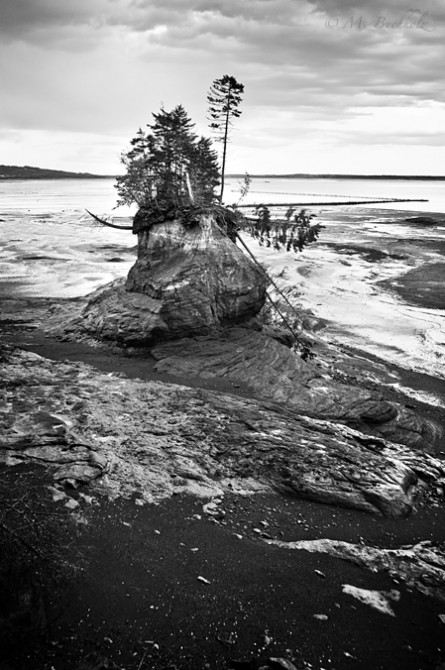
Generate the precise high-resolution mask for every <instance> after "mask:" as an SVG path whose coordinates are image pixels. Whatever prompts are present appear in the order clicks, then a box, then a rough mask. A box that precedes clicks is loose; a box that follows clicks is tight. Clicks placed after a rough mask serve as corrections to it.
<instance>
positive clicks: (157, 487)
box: [0, 350, 445, 517]
mask: <svg viewBox="0 0 445 670" xmlns="http://www.w3.org/2000/svg"><path fill="white" fill-rule="evenodd" d="M0 385H3V387H4V388H5V389H7V391H6V393H5V394H4V396H3V397H2V398H0V400H1V401H2V402H1V404H0V426H2V427H3V434H4V437H3V438H2V439H1V440H0V463H6V464H9V465H16V464H21V463H39V464H46V466H47V467H48V468H50V469H51V470H52V471H53V476H54V479H55V480H56V481H57V482H59V483H62V482H64V481H69V482H71V483H74V484H76V483H82V482H88V481H90V482H91V484H90V486H91V487H92V488H93V490H96V491H102V492H104V493H108V494H109V495H110V496H112V497H115V496H125V497H133V496H136V497H138V498H139V499H140V500H141V501H142V500H145V501H153V500H156V499H157V500H159V499H161V498H163V497H165V496H169V495H172V494H173V493H180V492H184V491H188V492H193V493H199V494H201V495H206V496H209V497H211V496H212V495H219V494H222V493H224V492H225V491H231V492H236V491H251V492H252V491H255V490H261V489H262V490H267V489H271V488H272V489H277V490H280V491H286V492H287V493H288V494H290V495H296V496H298V497H303V498H308V499H310V500H317V501H320V502H325V503H332V504H336V505H342V506H346V507H353V508H356V509H361V510H365V511H368V512H374V513H380V514H384V515H386V516H390V517H404V516H406V515H407V514H409V513H410V512H411V511H412V509H413V506H414V504H415V502H416V500H417V499H418V497H419V495H424V494H427V495H430V496H439V497H440V498H442V496H443V485H444V484H445V469H444V464H443V463H442V462H441V461H439V460H437V459H435V458H432V457H431V456H428V455H427V454H423V453H421V452H415V451H411V450H410V449H409V448H407V447H402V446H401V445H397V444H393V443H391V442H387V441H385V440H382V439H378V438H367V437H366V436H365V435H363V434H362V433H360V432H358V431H356V430H353V429H351V428H348V427H346V426H344V425H342V424H340V423H337V422H335V421H321V420H318V419H313V418H310V417H304V416H299V415H298V414H296V413H295V412H294V411H289V410H286V409H284V408H283V407H282V406H280V405H277V404H271V403H268V402H264V401H260V400H249V399H246V398H241V397H238V396H234V395H224V394H221V393H216V392H212V391H206V390H202V389H193V388H188V387H185V386H178V385H175V384H161V383H159V382H150V381H148V382H144V381H141V380H131V379H127V378H125V377H123V376H113V375H106V374H101V373H99V372H97V371H96V370H94V368H90V367H88V366H86V365H82V364H73V363H67V362H55V361H50V360H47V359H45V358H42V357H40V356H37V355H35V354H29V353H27V352H19V351H11V350H6V351H5V352H4V355H3V360H2V366H1V367H0Z"/></svg>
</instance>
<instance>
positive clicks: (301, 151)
mask: <svg viewBox="0 0 445 670" xmlns="http://www.w3.org/2000/svg"><path fill="white" fill-rule="evenodd" d="M444 63H445V2H444V0H432V1H431V2H428V0H426V1H425V0H423V2H422V3H420V2H419V5H416V4H412V3H409V2H404V1H401V0H373V2H369V0H356V2H352V1H351V0H310V1H309V0H75V1H74V0H0V81H1V86H0V164H6V165H33V166H38V167H46V168H55V169H62V170H74V171H88V172H94V173H98V174H118V173H121V172H122V170H123V167H122V165H121V162H120V156H121V154H122V152H123V151H125V150H126V149H128V146H129V142H130V140H131V138H132V137H134V135H135V134H136V132H137V130H138V129H139V128H141V127H142V128H145V127H146V124H147V123H150V122H151V120H152V116H151V114H152V113H153V112H158V111H159V109H160V108H161V107H164V108H165V109H167V110H170V109H172V108H173V107H175V106H176V105H178V104H182V105H183V106H184V107H185V109H186V111H187V112H188V114H189V115H190V117H191V118H192V120H193V121H194V122H195V123H196V131H197V132H198V133H199V134H204V135H207V136H210V135H211V132H210V130H209V128H208V121H207V119H206V116H207V101H206V96H207V93H208V90H209V88H210V85H211V84H212V82H213V80H214V79H216V78H220V77H222V76H223V75H224V74H228V75H232V76H234V77H235V78H236V79H237V80H238V81H239V82H240V83H243V84H244V87H245V92H244V99H243V102H242V104H241V107H240V109H241V111H242V115H241V117H240V118H239V119H238V120H237V121H236V122H235V124H234V128H233V131H232V135H231V144H230V146H229V149H228V159H227V172H229V173H230V172H232V173H233V172H237V173H244V172H249V173H250V174H259V173H268V174H271V173H275V174H283V173H294V172H298V173H299V172H307V173H340V174H407V175H408V174H411V175H412V174H421V175H445V151H444V148H445V147H444V145H445V85H444V83H445V82H444V78H445V75H444V72H445V67H444ZM217 148H219V145H218V146H217Z"/></svg>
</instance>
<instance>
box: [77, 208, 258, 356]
mask: <svg viewBox="0 0 445 670" xmlns="http://www.w3.org/2000/svg"><path fill="white" fill-rule="evenodd" d="M266 286H267V279H266V276H265V273H264V272H263V271H262V270H261V269H260V268H259V267H258V266H257V265H255V264H254V263H253V262H252V261H251V260H250V259H249V258H247V257H246V255H245V254H244V253H243V252H242V251H241V250H240V249H239V248H238V247H237V246H236V245H235V244H234V243H233V242H232V241H231V240H230V239H229V237H228V236H227V234H226V233H225V232H224V231H222V230H221V229H220V227H219V225H218V223H217V220H216V218H215V216H214V215H213V214H211V213H205V214H201V215H200V216H199V217H198V221H197V224H196V225H194V226H192V227H190V226H187V227H185V226H184V225H183V223H182V222H181V221H179V220H174V221H165V222H163V223H158V224H156V225H155V226H152V227H151V228H150V229H149V230H148V229H142V230H140V231H139V232H138V259H137V261H136V263H135V265H134V266H133V267H132V268H131V270H130V272H129V275H128V278H127V281H126V282H123V281H122V280H118V281H116V282H113V283H111V284H109V285H107V286H106V287H104V288H101V289H99V290H97V291H96V292H95V293H93V294H92V295H91V296H90V299H89V301H88V304H87V305H86V307H85V309H84V310H83V312H82V314H81V318H80V320H78V321H76V323H75V324H72V325H73V327H75V328H76V329H77V330H83V331H84V332H87V333H89V334H91V335H93V336H94V337H96V338H98V339H111V340H115V341H118V342H120V343H123V344H133V345H142V344H145V345H147V344H151V343H153V342H155V341H157V340H160V339H171V338H178V337H184V336H188V335H194V334H202V333H210V332H213V331H215V330H217V329H218V328H219V327H220V326H221V325H227V324H233V323H240V322H242V321H243V320H245V319H247V318H249V317H251V316H252V315H254V314H256V313H257V312H259V310H260V309H261V307H262V306H263V304H264V300H265V291H266Z"/></svg>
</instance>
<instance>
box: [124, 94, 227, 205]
mask: <svg viewBox="0 0 445 670" xmlns="http://www.w3.org/2000/svg"><path fill="white" fill-rule="evenodd" d="M153 119H154V121H153V123H152V124H148V126H147V127H148V129H149V132H147V133H144V132H143V131H142V130H141V129H139V131H138V133H137V135H136V137H135V138H134V139H133V140H132V141H131V149H130V150H129V151H128V152H126V153H123V155H122V158H121V160H122V163H123V164H124V166H125V168H126V174H125V175H123V176H122V177H118V179H117V184H116V188H117V191H118V194H119V200H118V204H127V205H128V204H132V203H136V204H137V205H139V207H147V206H148V205H153V204H158V205H159V206H161V205H162V206H174V207H181V206H187V205H189V204H190V194H189V190H188V184H187V176H188V178H189V182H190V184H191V185H192V190H193V196H194V198H193V199H194V202H195V204H210V202H211V201H212V200H213V198H214V197H215V196H214V189H215V188H216V186H217V185H218V183H219V171H218V164H217V158H216V152H214V151H213V150H212V149H211V142H210V140H209V139H207V138H200V139H198V137H197V135H195V133H194V132H193V128H194V124H193V123H192V121H191V120H190V118H189V117H188V115H187V113H186V111H185V109H184V108H183V107H182V105H178V106H177V107H175V108H174V109H173V110H172V111H171V112H167V111H165V109H161V111H160V112H159V113H157V114H153Z"/></svg>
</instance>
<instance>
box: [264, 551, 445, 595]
mask: <svg viewBox="0 0 445 670" xmlns="http://www.w3.org/2000/svg"><path fill="white" fill-rule="evenodd" d="M267 544H273V545H275V546H278V547H281V548H283V549H297V550H298V549H299V550H304V551H309V552H311V553H320V554H328V555H329V556H333V557H334V558H341V559H343V560H346V561H350V562H351V563H355V564H356V565H359V566H360V567H362V568H367V569H368V570H371V571H372V572H384V573H386V574H389V575H390V576H391V577H392V578H393V579H397V580H402V581H404V582H405V583H406V584H407V586H409V587H411V588H415V589H417V590H418V591H420V592H421V593H423V594H425V595H428V596H432V597H434V598H438V599H439V600H441V601H442V602H445V546H444V545H443V544H442V545H440V544H435V543H433V542H431V541H428V540H425V541H423V542H418V543H417V544H414V545H412V546H408V547H407V546H404V547H400V548H399V549H383V548H380V547H370V546H367V545H365V544H353V543H351V542H342V541H341V540H329V539H322V540H299V541H297V542H281V541H279V540H268V541H267Z"/></svg>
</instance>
